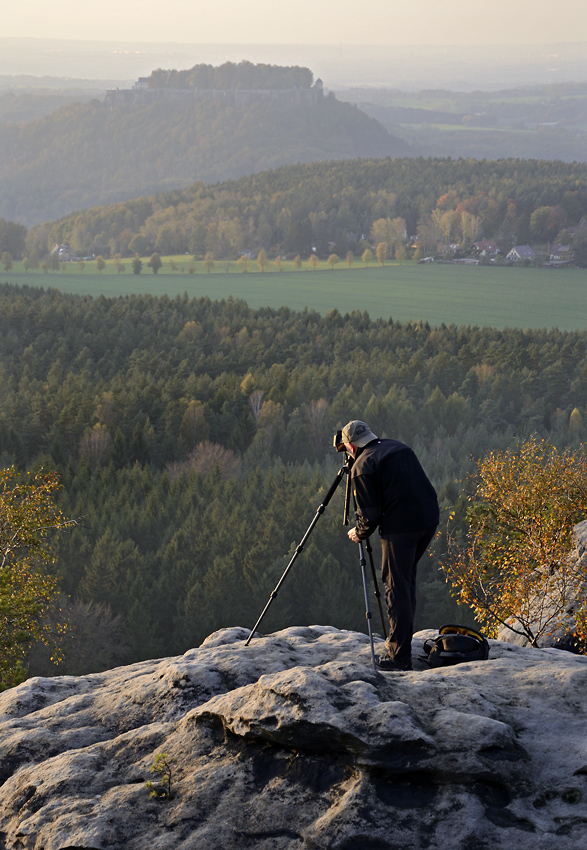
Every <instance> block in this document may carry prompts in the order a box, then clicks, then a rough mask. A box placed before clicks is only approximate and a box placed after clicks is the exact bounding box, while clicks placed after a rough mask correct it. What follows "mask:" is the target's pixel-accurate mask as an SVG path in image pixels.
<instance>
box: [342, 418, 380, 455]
mask: <svg viewBox="0 0 587 850" xmlns="http://www.w3.org/2000/svg"><path fill="white" fill-rule="evenodd" d="M377 439H378V437H377V435H376V434H373V432H372V431H371V429H370V428H369V426H368V425H367V423H366V422H361V420H360V419H353V420H352V421H351V422H349V423H348V424H347V425H345V426H344V428H343V429H342V441H343V443H352V444H353V446H357V448H359V449H360V448H362V447H363V446H366V445H367V443H370V442H371V440H377Z"/></svg>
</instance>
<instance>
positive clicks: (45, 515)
mask: <svg viewBox="0 0 587 850" xmlns="http://www.w3.org/2000/svg"><path fill="white" fill-rule="evenodd" d="M58 488H59V483H58V480H57V476H56V475H55V474H54V473H51V472H49V473H46V472H43V471H42V470H41V471H39V472H37V473H35V474H31V473H28V474H26V475H21V474H19V473H18V472H17V470H16V469H15V468H14V467H11V468H9V469H2V470H0V690H4V689H5V688H7V687H11V686H12V685H15V684H17V683H18V682H19V681H21V680H22V678H23V677H24V675H25V668H24V659H25V655H26V651H27V649H28V648H29V646H31V645H32V644H33V643H38V642H39V641H47V638H48V637H49V635H48V630H49V628H50V627H49V626H48V625H45V624H44V623H43V615H44V614H45V613H46V612H47V611H48V610H49V608H50V606H51V603H52V602H53V601H54V599H55V598H56V596H57V577H56V576H55V575H52V574H51V573H50V572H49V571H48V568H49V567H50V565H52V564H53V563H54V558H53V555H52V553H51V545H50V543H51V538H52V535H53V534H54V532H55V531H59V530H63V529H65V528H67V527H69V526H72V525H75V520H68V519H65V517H64V516H63V515H62V513H61V511H60V510H59V509H58V508H57V506H56V505H55V501H54V494H55V491H56V490H58ZM56 660H57V659H56Z"/></svg>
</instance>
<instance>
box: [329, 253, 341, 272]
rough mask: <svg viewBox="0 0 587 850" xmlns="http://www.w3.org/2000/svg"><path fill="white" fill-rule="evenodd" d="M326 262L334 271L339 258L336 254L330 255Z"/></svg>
mask: <svg viewBox="0 0 587 850" xmlns="http://www.w3.org/2000/svg"><path fill="white" fill-rule="evenodd" d="M326 262H327V263H328V265H329V266H330V268H331V269H334V267H335V266H336V265H337V264H338V263H340V257H339V256H338V254H331V255H330V256H329V257H328V259H327V260H326Z"/></svg>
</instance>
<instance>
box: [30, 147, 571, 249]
mask: <svg viewBox="0 0 587 850" xmlns="http://www.w3.org/2000/svg"><path fill="white" fill-rule="evenodd" d="M586 214H587V164H582V163H573V164H568V163H563V162H536V161H532V160H513V159H511V160H498V161H488V160H485V161H482V162H478V161H476V160H472V159H462V160H456V161H453V160H451V159H435V160H432V159H407V158H406V159H379V160H357V159H355V160H348V161H344V162H319V163H312V164H308V165H295V166H285V167H282V168H279V169H276V170H271V171H264V172H262V173H260V174H253V175H249V176H247V177H242V178H240V179H239V180H237V181H231V182H228V183H220V184H216V185H214V186H205V185H204V184H202V183H196V184H194V185H193V186H191V187H190V188H189V189H185V190H182V191H173V192H164V193H161V194H158V195H153V196H150V197H145V198H139V199H136V200H133V201H127V202H125V203H121V204H111V205H109V206H106V207H98V208H94V209H90V210H88V211H86V212H83V213H78V214H74V215H70V216H67V217H66V218H63V219H61V220H59V221H57V222H52V223H46V224H43V225H40V226H38V227H36V228H33V229H32V230H31V232H30V234H29V241H28V245H27V248H28V250H29V251H32V250H36V251H37V252H38V253H39V255H41V253H43V252H45V251H47V248H48V247H52V246H53V245H54V244H55V243H64V242H67V243H69V244H70V245H71V247H72V248H73V250H75V251H79V252H82V253H83V252H90V251H92V252H94V253H97V254H98V253H99V254H102V255H107V254H108V253H110V254H112V255H114V254H115V253H119V252H120V253H122V254H128V253H132V252H134V251H138V252H139V253H141V254H143V255H144V254H147V253H149V252H151V251H153V250H157V251H158V252H159V253H161V254H172V253H182V252H186V251H189V252H190V253H193V254H195V255H203V254H204V253H206V252H207V251H211V252H213V253H214V255H215V256H216V257H229V256H237V255H238V253H239V252H240V251H242V250H244V249H247V250H258V249H260V248H261V247H263V248H265V249H266V250H274V251H276V252H277V253H282V254H291V255H295V254H298V253H299V254H301V255H302V256H303V257H307V256H308V254H309V252H310V251H311V250H312V249H315V250H316V251H317V253H318V254H319V255H322V256H328V254H330V253H331V252H332V251H335V252H336V253H337V254H338V255H339V256H340V257H344V256H345V253H346V251H348V250H349V249H351V250H356V248H357V247H361V246H363V247H364V244H363V243H365V245H367V244H372V242H371V240H375V244H377V242H380V241H387V242H388V248H389V249H392V248H394V247H397V244H400V243H401V242H402V241H403V242H405V244H406V245H408V246H409V245H411V243H412V241H413V238H414V237H415V236H416V235H417V237H418V241H419V244H420V245H421V247H422V250H424V251H427V250H434V246H435V245H436V244H437V242H438V241H439V240H443V241H445V242H451V241H457V242H462V243H463V244H469V245H470V244H471V243H472V242H474V241H475V240H476V239H481V238H486V239H495V240H497V242H498V244H500V246H501V247H502V249H506V248H507V250H509V249H510V248H511V247H512V245H513V244H524V243H526V242H529V241H536V240H539V241H541V242H542V241H543V242H546V241H547V240H550V241H552V240H554V239H555V238H556V237H557V236H558V235H559V234H561V232H563V231H564V228H566V227H571V226H575V225H577V224H579V222H580V221H581V219H582V218H583V216H585V215H586ZM563 235H564V234H563ZM133 240H134V241H133ZM394 240H395V242H394Z"/></svg>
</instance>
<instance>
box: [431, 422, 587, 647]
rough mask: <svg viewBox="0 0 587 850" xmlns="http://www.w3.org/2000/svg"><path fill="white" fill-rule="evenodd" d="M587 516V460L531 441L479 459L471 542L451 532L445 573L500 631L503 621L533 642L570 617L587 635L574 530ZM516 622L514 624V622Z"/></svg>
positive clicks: (584, 574)
mask: <svg viewBox="0 0 587 850" xmlns="http://www.w3.org/2000/svg"><path fill="white" fill-rule="evenodd" d="M586 518H587V455H586V453H585V449H584V447H583V446H581V447H580V449H579V450H576V451H571V450H567V451H565V452H562V453H559V452H558V450H557V449H556V448H555V447H554V446H552V445H550V444H549V443H547V442H545V441H540V440H538V439H536V438H531V439H529V440H526V441H525V442H523V443H521V444H520V445H518V446H517V447H516V448H515V449H511V450H507V451H504V452H492V453H491V454H489V455H488V456H487V457H486V458H484V459H483V460H480V461H478V465H477V475H476V487H475V491H474V493H473V495H472V496H471V497H470V504H469V509H468V512H467V519H468V523H469V531H468V533H467V536H466V540H465V541H464V542H462V543H459V542H457V540H456V538H455V535H454V532H449V547H448V554H447V558H446V559H445V562H444V563H443V568H444V570H445V572H446V574H447V579H448V581H450V582H451V583H452V585H453V587H455V588H456V590H457V593H458V595H459V597H460V599H461V600H462V601H463V602H465V603H466V604H467V605H469V606H470V607H471V608H472V609H473V610H474V611H475V613H476V615H477V616H478V617H479V618H480V619H481V620H482V621H484V622H485V624H486V627H487V628H488V630H489V631H490V633H491V632H492V633H493V634H495V632H496V631H497V628H498V626H499V624H500V623H501V624H506V625H508V626H509V627H510V628H512V627H513V626H512V622H513V621H512V618H515V620H516V621H517V623H516V625H515V627H513V628H514V631H517V632H518V633H520V634H523V635H524V636H525V637H527V638H528V640H529V642H530V643H531V644H532V645H536V644H537V641H538V639H539V638H540V637H541V636H542V635H544V634H548V633H551V632H552V631H553V630H554V629H555V628H556V627H557V625H559V624H560V622H561V621H562V619H563V618H564V616H565V612H566V608H567V606H568V605H569V600H570V599H572V600H574V601H575V605H576V608H577V610H578V612H579V615H580V616H579V617H578V618H577V634H578V636H579V637H581V638H583V639H584V638H585V637H586V636H587V635H586V634H585V633H584V626H583V624H584V623H585V617H584V614H582V613H581V612H582V611H584V609H585V608H586V607H587V565H582V564H581V563H580V562H575V561H573V560H571V559H570V558H569V553H570V550H571V546H572V529H573V526H574V525H576V523H578V522H580V521H581V520H583V519H586ZM507 621H509V622H507Z"/></svg>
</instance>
